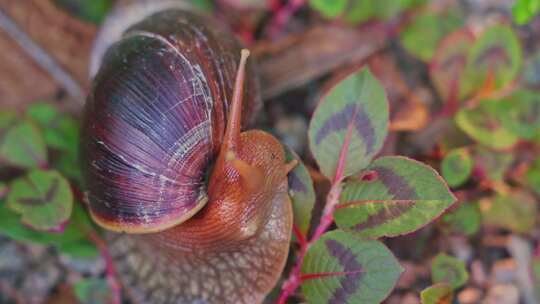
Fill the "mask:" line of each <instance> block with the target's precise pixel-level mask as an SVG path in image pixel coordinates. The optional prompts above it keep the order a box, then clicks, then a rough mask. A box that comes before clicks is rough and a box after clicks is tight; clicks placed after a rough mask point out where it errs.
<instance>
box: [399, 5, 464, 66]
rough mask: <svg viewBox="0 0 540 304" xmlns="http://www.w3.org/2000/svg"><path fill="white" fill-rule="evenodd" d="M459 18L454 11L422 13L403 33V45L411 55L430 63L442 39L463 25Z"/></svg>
mask: <svg viewBox="0 0 540 304" xmlns="http://www.w3.org/2000/svg"><path fill="white" fill-rule="evenodd" d="M459 16H460V14H459V13H458V12H457V11H456V10H454V9H446V10H442V11H440V12H438V13H434V12H430V11H425V12H423V13H420V14H418V15H417V16H415V17H414V19H413V21H412V22H411V23H410V24H408V25H407V26H406V27H405V29H404V30H403V31H401V33H400V35H399V38H400V41H401V44H403V47H404V48H405V50H407V51H408V52H409V53H411V54H412V55H414V56H416V57H418V58H419V59H421V60H423V61H426V62H428V61H430V60H431V58H432V57H433V55H434V54H435V50H436V49H437V45H438V44H439V42H440V41H441V39H443V38H444V37H445V36H446V35H447V34H449V33H451V32H452V31H454V30H456V29H458V28H459V27H461V26H462V25H463V19H462V18H460V17H459Z"/></svg>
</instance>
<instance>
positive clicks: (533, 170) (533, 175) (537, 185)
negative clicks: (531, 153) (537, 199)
mask: <svg viewBox="0 0 540 304" xmlns="http://www.w3.org/2000/svg"><path fill="white" fill-rule="evenodd" d="M525 179H526V181H527V184H528V185H529V187H530V188H531V190H533V191H534V192H536V194H540V157H539V158H537V159H536V160H535V161H534V162H533V163H532V165H531V166H530V167H529V169H528V170H527V174H526V175H525Z"/></svg>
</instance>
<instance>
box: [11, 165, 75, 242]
mask: <svg viewBox="0 0 540 304" xmlns="http://www.w3.org/2000/svg"><path fill="white" fill-rule="evenodd" d="M10 189H11V190H10V192H9V195H8V197H7V201H6V204H7V206H8V207H9V208H10V209H11V210H13V211H15V212H16V213H18V214H21V215H22V218H21V221H22V223H23V224H25V225H28V226H30V227H32V228H34V229H36V230H41V231H62V230H63V228H64V225H65V224H66V223H67V221H68V219H69V217H70V216H71V210H72V208H73V194H72V192H71V188H70V185H69V183H68V181H67V180H66V179H65V178H64V177H63V176H62V175H61V174H60V173H58V172H56V171H41V170H34V171H31V172H29V173H28V174H27V175H26V176H24V177H21V178H18V179H16V180H14V181H13V182H12V183H11V185H10Z"/></svg>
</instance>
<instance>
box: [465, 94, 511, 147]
mask: <svg viewBox="0 0 540 304" xmlns="http://www.w3.org/2000/svg"><path fill="white" fill-rule="evenodd" d="M500 107H501V101H499V100H483V101H481V102H480V104H479V105H478V106H477V107H476V108H473V109H462V110H461V111H459V112H458V113H457V115H456V116H455V120H456V123H457V125H458V126H459V128H460V129H461V130H463V132H465V133H467V135H469V136H470V137H471V138H473V139H474V140H476V141H477V142H479V143H481V144H483V145H486V146H488V147H491V148H495V149H504V148H510V147H512V146H513V145H514V144H516V143H517V141H518V137H517V136H516V135H514V133H512V132H510V131H509V130H508V129H506V128H505V126H504V125H503V123H502V121H501V117H500V114H499V113H500Z"/></svg>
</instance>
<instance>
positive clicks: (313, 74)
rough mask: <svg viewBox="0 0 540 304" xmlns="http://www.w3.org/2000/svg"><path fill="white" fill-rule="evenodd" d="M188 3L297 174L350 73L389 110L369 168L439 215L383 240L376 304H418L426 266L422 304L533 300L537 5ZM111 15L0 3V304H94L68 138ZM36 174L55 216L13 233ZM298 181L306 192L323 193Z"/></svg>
mask: <svg viewBox="0 0 540 304" xmlns="http://www.w3.org/2000/svg"><path fill="white" fill-rule="evenodd" d="M121 2H122V4H127V3H129V2H134V1H121ZM189 2H191V3H192V4H193V5H194V6H195V7H197V8H198V9H199V10H203V11H205V12H206V13H208V14H212V15H213V16H215V18H216V19H218V20H220V21H221V22H223V24H225V25H226V26H228V27H230V28H231V29H232V30H233V31H234V32H235V33H236V34H237V35H238V37H239V39H241V40H242V41H243V42H244V44H246V45H247V46H248V47H249V48H250V49H251V50H252V51H253V54H254V57H255V58H256V59H257V61H258V66H259V71H260V76H261V84H262V94H263V99H264V101H265V103H264V111H263V113H262V115H261V117H260V120H259V122H258V123H257V124H258V127H260V128H263V129H266V130H269V131H270V132H272V133H274V134H275V135H277V136H278V137H279V138H280V140H281V141H282V142H284V143H286V144H287V145H289V146H290V147H292V148H293V149H294V150H295V151H296V152H297V153H298V154H299V155H301V156H302V158H303V159H304V160H305V161H306V163H307V165H308V166H310V167H311V168H315V167H316V164H315V162H314V160H313V157H312V156H311V155H310V152H309V150H308V146H307V128H308V123H309V119H310V117H311V114H312V112H313V110H314V108H315V107H316V105H317V102H318V101H319V97H320V96H321V94H322V93H323V92H324V90H325V88H328V87H329V86H331V85H332V84H333V83H335V82H336V81H337V80H338V79H341V78H342V77H343V75H346V74H347V73H349V72H351V71H353V70H355V69H358V68H360V67H362V66H368V67H369V68H370V70H371V71H372V73H373V74H374V75H375V76H376V77H377V78H378V79H379V80H380V81H381V82H382V83H383V85H384V87H385V89H386V92H387V95H388V98H389V102H390V104H391V124H390V129H391V133H390V135H389V137H388V139H387V142H386V143H385V146H384V148H383V151H382V152H381V154H383V155H394V154H398V155H406V156H408V157H411V158H414V159H418V160H421V161H423V162H426V163H428V164H430V165H431V166H433V167H434V168H436V169H437V170H438V171H439V172H440V173H441V174H442V175H443V177H444V178H445V179H446V180H447V181H448V184H449V186H451V187H452V189H453V191H454V193H455V195H456V196H457V198H458V200H459V202H458V204H457V205H456V207H455V208H452V210H449V211H448V212H447V213H446V214H445V215H443V216H442V217H441V218H440V219H439V220H438V221H436V222H435V223H433V224H430V225H428V226H426V227H425V228H423V229H421V230H420V231H418V232H415V233H413V234H411V235H407V236H403V237H398V238H393V239H388V240H385V243H386V244H387V245H388V246H389V248H390V249H391V250H392V251H393V252H394V253H395V255H396V256H397V257H398V259H399V260H400V262H401V263H402V264H403V265H404V266H405V269H406V271H405V273H404V274H403V275H402V277H401V279H400V281H399V282H398V284H397V286H396V289H395V290H394V291H393V293H392V294H391V295H390V296H389V297H388V298H387V300H386V301H385V303H388V304H394V303H396V304H397V303H400V304H409V303H410V304H413V303H420V292H421V291H422V290H424V289H426V288H429V286H431V284H433V283H436V282H437V280H436V279H435V278H436V276H437V274H436V273H437V271H439V269H438V268H437V267H435V266H433V265H432V263H431V261H432V260H433V259H434V258H435V257H437V256H439V255H440V254H443V253H445V254H447V255H450V256H452V257H454V258H455V259H453V260H451V262H448V263H450V266H445V267H448V268H450V269H451V271H450V272H451V273H453V274H452V276H454V277H453V279H455V280H454V282H456V284H455V286H453V289H452V298H451V299H450V300H449V301H447V302H438V303H463V304H473V303H490V304H520V303H525V304H534V303H540V295H539V294H538V293H539V290H540V283H539V280H538V278H540V242H539V240H540V229H539V227H538V201H539V195H540V153H539V152H540V95H539V92H540V52H539V51H540V49H539V46H540V18H538V17H537V14H538V11H539V10H540V0H538V1H536V0H528V1H522V0H517V1H514V0H433V1H429V0H379V1H376V0H373V1H371V0H336V1H325V0H216V1H211V0H198V1H197V0H193V1H189ZM114 5H118V3H117V2H116V1H113V0H0V303H107V302H108V301H109V298H110V284H109V283H108V281H107V279H108V278H109V277H108V273H107V268H106V259H105V258H104V248H105V246H106V245H105V244H104V243H103V241H102V240H101V238H100V234H101V231H100V230H99V229H98V228H96V227H95V226H94V225H93V224H92V223H91V222H90V220H89V219H88V216H87V215H86V213H85V210H84V207H83V206H82V204H81V202H82V200H83V195H82V190H83V186H82V181H81V173H80V169H79V166H78V165H79V163H78V154H79V151H78V141H79V122H80V117H81V113H82V106H83V104H84V100H85V96H86V95H87V93H88V91H89V88H90V86H91V80H90V79H89V61H90V56H91V52H92V45H93V41H94V39H95V37H96V35H97V33H98V30H99V27H100V24H101V23H102V22H103V20H104V19H105V16H106V15H107V13H108V11H109V10H110V9H111V8H112V7H113V6H114ZM39 169H52V170H54V172H55V173H54V174H58V175H55V176H54V178H57V179H60V180H61V181H62V182H61V183H60V186H58V187H61V188H60V189H64V188H65V189H67V190H66V193H70V194H66V197H62V198H55V199H54V200H51V201H46V202H45V203H50V204H53V205H55V206H63V204H67V202H68V201H69V206H72V207H73V212H72V213H70V214H67V215H62V214H57V215H56V216H52V217H51V216H49V217H46V218H41V217H39V216H37V218H38V220H35V222H30V223H28V222H27V223H23V222H21V215H24V214H25V212H34V213H38V214H39V213H40V212H43V210H41V211H40V210H39V209H33V210H31V211H28V210H22V209H20V208H13V207H10V208H8V207H7V206H6V201H7V200H9V199H10V197H15V196H16V194H14V193H16V192H20V193H25V191H30V190H28V188H27V187H30V186H29V185H27V184H25V183H24V181H23V179H29V178H30V179H32V178H31V176H32V175H31V174H32V172H34V170H39ZM313 172H314V173H313V174H314V179H315V184H316V189H318V192H320V193H319V194H321V196H324V195H323V194H324V191H325V189H327V188H328V182H327V181H326V180H324V179H323V178H322V177H320V176H317V174H316V173H315V170H313ZM50 178H52V177H51V176H46V177H40V178H37V177H36V179H37V180H40V182H42V183H43V184H44V185H45V184H47V183H48V182H49V181H50V180H49V179H50ZM64 181H65V183H64ZM62 187H63V188H62ZM45 205H47V204H45ZM64 207H66V206H64ZM70 208H71V207H70ZM321 208H322V207H321V202H320V201H318V204H316V205H315V209H314V210H315V211H314V212H315V213H320V209H321ZM433 267H435V268H433ZM443 268H444V267H443ZM293 301H296V300H293ZM298 302H300V300H298ZM126 303H128V302H126ZM291 303H296V302H291Z"/></svg>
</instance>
